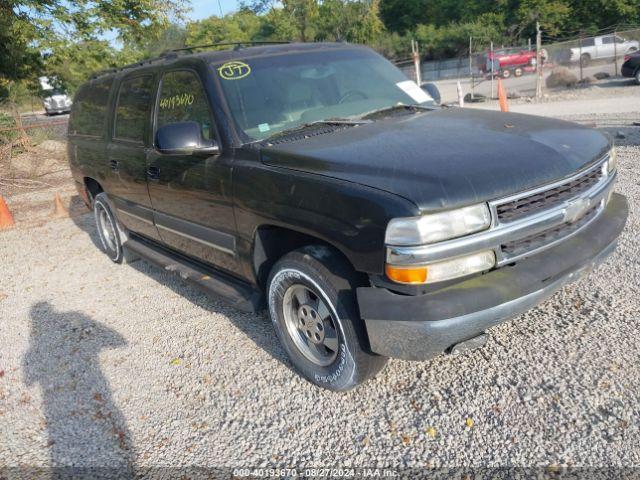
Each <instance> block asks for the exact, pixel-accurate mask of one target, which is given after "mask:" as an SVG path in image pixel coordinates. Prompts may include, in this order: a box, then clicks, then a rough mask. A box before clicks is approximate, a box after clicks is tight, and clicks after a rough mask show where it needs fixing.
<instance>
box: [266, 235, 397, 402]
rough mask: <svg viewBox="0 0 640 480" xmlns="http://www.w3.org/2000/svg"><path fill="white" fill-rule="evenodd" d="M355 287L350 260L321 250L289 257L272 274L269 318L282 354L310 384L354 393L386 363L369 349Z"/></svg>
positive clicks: (313, 249)
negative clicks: (284, 353) (351, 390)
mask: <svg viewBox="0 0 640 480" xmlns="http://www.w3.org/2000/svg"><path fill="white" fill-rule="evenodd" d="M356 284H357V283H356V281H355V274H354V272H353V271H351V269H350V267H349V266H348V265H347V264H346V262H345V261H344V260H343V259H342V258H340V256H339V255H338V254H337V253H336V252H334V251H332V250H331V249H329V248H327V247H321V246H312V247H305V248H302V249H300V250H296V251H293V252H291V253H289V254H287V255H285V256H284V257H283V258H282V259H281V260H279V261H278V262H277V263H276V265H275V266H274V267H273V269H272V271H271V274H270V276H269V281H268V302H269V314H270V316H271V320H272V322H273V325H274V328H275V330H276V333H277V335H278V338H279V340H280V342H281V344H282V346H283V348H284V350H285V351H286V353H287V355H288V356H289V359H290V360H291V363H292V364H293V366H294V367H295V368H296V369H297V370H298V371H299V372H300V373H301V374H302V375H303V376H304V377H305V378H306V379H307V380H309V381H310V382H312V383H314V384H316V385H318V386H320V387H323V388H326V389H329V390H336V391H343V390H350V389H352V388H354V387H356V386H358V385H360V384H361V383H363V382H365V381H366V380H367V379H369V378H372V377H373V376H375V375H376V374H377V373H378V372H379V371H380V370H381V369H382V368H383V367H384V366H385V364H386V362H387V358H386V357H381V356H379V355H375V354H373V353H370V352H369V351H368V349H367V347H368V346H367V345H366V342H367V340H366V333H365V331H364V325H363V322H362V321H361V320H360V318H359V315H358V309H357V305H356V300H355V294H354V287H355V286H356Z"/></svg>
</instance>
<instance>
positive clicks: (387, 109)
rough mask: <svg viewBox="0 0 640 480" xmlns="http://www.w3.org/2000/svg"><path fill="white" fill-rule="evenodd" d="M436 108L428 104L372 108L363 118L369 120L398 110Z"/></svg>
mask: <svg viewBox="0 0 640 480" xmlns="http://www.w3.org/2000/svg"><path fill="white" fill-rule="evenodd" d="M431 110H436V107H434V106H426V105H404V104H401V105H393V106H392V107H383V108H378V109H377V110H372V111H370V112H367V113H365V114H364V115H362V116H361V117H359V118H360V119H361V120H369V119H371V117H377V116H383V115H384V114H386V113H393V112H397V111H409V112H417V111H431Z"/></svg>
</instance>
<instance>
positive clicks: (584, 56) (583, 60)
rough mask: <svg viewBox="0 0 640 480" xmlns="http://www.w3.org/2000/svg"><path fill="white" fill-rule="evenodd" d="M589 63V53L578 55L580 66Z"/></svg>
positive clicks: (586, 65) (585, 65)
mask: <svg viewBox="0 0 640 480" xmlns="http://www.w3.org/2000/svg"><path fill="white" fill-rule="evenodd" d="M590 63H591V55H589V54H588V53H583V54H582V56H581V57H580V64H581V65H582V67H583V68H584V67H588V66H589V64H590Z"/></svg>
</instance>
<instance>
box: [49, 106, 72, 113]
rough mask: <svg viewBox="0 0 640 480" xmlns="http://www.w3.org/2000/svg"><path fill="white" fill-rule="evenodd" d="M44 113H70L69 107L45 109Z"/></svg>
mask: <svg viewBox="0 0 640 480" xmlns="http://www.w3.org/2000/svg"><path fill="white" fill-rule="evenodd" d="M45 111H46V112H47V113H49V114H51V113H70V112H71V106H68V107H49V108H47V107H45Z"/></svg>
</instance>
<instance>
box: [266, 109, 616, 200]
mask: <svg viewBox="0 0 640 480" xmlns="http://www.w3.org/2000/svg"><path fill="white" fill-rule="evenodd" d="M609 148H610V142H609V140H608V139H607V138H606V137H605V136H604V135H602V134H601V133H599V132H597V131H595V130H592V129H589V128H586V127H582V126H580V125H577V124H574V123H569V122H564V121H561V120H554V119H549V118H543V117H534V116H530V115H521V114H513V113H502V112H491V111H487V110H475V109H460V108H452V109H444V110H435V111H431V112H424V113H422V112H421V113H417V114H413V115H406V116H401V117H397V116H396V117H391V118H386V119H383V120H378V121H376V122H374V123H371V124H366V125H361V126H357V127H351V128H348V129H345V130H340V131H337V132H334V133H329V134H325V135H319V136H315V137H310V138H307V139H304V140H298V141H295V142H291V143H280V144H277V145H274V146H269V147H264V148H263V149H262V151H261V156H262V161H263V162H264V163H266V164H269V165H274V166H279V167H286V168H291V169H295V170H300V171H304V172H309V173H314V174H319V175H325V176H330V177H334V178H338V179H341V180H345V181H349V182H354V183H359V184H362V185H367V186H370V187H374V188H377V189H381V190H385V191H387V192H391V193H394V194H397V195H400V196H402V197H405V198H407V199H409V200H411V201H412V202H414V203H415V204H416V205H418V206H419V207H420V208H422V209H425V210H440V209H450V208H456V207H461V206H466V205H470V204H473V203H479V202H485V201H489V200H494V199H498V198H501V197H505V196H508V195H512V194H514V193H518V192H521V191H523V190H528V189H530V188H533V187H536V186H540V185H544V184H546V183H550V182H553V181H556V180H559V179H562V178H564V177H568V176H570V175H572V174H574V173H575V172H576V171H579V170H581V169H582V168H585V167H587V166H588V165H590V164H591V163H593V162H594V161H596V160H598V159H599V158H601V157H602V156H603V155H604V154H605V153H606V152H607V150H608V149H609Z"/></svg>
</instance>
